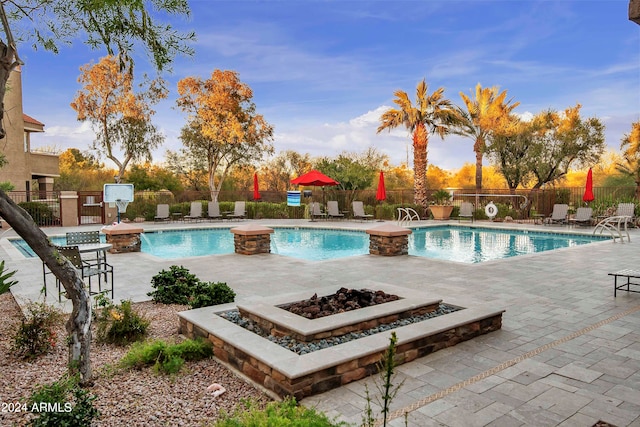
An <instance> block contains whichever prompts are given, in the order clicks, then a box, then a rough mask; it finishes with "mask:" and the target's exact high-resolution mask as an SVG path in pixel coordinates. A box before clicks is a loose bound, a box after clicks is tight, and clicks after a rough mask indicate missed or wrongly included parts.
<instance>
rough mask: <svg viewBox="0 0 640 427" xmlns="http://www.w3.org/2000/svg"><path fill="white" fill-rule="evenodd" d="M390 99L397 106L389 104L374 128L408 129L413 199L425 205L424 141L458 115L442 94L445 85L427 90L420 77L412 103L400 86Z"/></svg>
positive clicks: (442, 133) (443, 132)
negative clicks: (411, 158) (400, 127)
mask: <svg viewBox="0 0 640 427" xmlns="http://www.w3.org/2000/svg"><path fill="white" fill-rule="evenodd" d="M394 96H395V97H396V98H395V99H394V100H393V102H394V103H395V104H396V105H397V106H398V107H397V108H390V109H389V110H387V111H385V112H384V113H383V114H382V116H381V117H380V126H378V129H377V132H378V133H380V132H382V131H383V130H385V129H388V130H391V129H394V128H397V127H399V126H404V127H405V128H407V130H408V131H409V132H411V139H412V141H413V174H414V192H415V193H414V203H415V204H417V205H420V206H423V207H425V208H426V207H427V203H428V200H427V185H426V184H427V182H426V176H427V175H426V174H427V145H428V144H429V135H430V134H436V135H439V136H440V137H441V138H444V136H445V135H447V134H448V133H450V132H451V130H452V128H453V127H454V126H456V124H457V123H458V120H459V116H458V114H457V112H456V110H455V108H454V106H453V104H452V103H451V101H449V100H448V99H446V98H445V97H444V88H438V89H436V91H435V92H433V93H431V94H429V93H428V88H427V83H426V81H425V80H422V81H421V82H420V83H418V86H417V88H416V100H415V104H414V103H412V102H411V100H410V99H409V95H407V93H406V92H404V91H402V90H398V91H396V92H395V93H394Z"/></svg>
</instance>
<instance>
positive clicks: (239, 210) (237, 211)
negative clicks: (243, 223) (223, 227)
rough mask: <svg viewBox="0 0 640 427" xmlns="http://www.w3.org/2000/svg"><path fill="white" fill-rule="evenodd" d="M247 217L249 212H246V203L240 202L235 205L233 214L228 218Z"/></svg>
mask: <svg viewBox="0 0 640 427" xmlns="http://www.w3.org/2000/svg"><path fill="white" fill-rule="evenodd" d="M246 215H247V211H246V210H245V202H244V201H239V202H236V203H235V205H234V206H233V213H232V214H229V215H227V218H235V219H244V217H245V216H246Z"/></svg>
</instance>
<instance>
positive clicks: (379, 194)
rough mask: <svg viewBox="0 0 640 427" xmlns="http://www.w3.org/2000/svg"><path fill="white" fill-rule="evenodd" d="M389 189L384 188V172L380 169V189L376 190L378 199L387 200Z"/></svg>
mask: <svg viewBox="0 0 640 427" xmlns="http://www.w3.org/2000/svg"><path fill="white" fill-rule="evenodd" d="M386 198H387V190H386V189H385V188H384V173H383V172H382V171H380V178H379V179H378V191H376V200H378V201H379V202H381V201H383V200H386Z"/></svg>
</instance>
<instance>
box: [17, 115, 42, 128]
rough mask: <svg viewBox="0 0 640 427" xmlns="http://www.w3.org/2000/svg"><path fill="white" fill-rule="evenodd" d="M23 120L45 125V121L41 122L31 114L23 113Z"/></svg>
mask: <svg viewBox="0 0 640 427" xmlns="http://www.w3.org/2000/svg"><path fill="white" fill-rule="evenodd" d="M22 120H24V121H25V122H26V123H32V124H34V125H40V126H44V123H42V122H39V121H38V120H36V119H34V118H33V117H31V116H28V115H26V114H24V113H23V114H22Z"/></svg>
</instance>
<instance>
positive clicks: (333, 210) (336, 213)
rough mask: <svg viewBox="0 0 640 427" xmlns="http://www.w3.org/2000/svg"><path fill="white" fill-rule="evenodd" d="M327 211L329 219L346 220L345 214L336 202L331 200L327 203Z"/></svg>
mask: <svg viewBox="0 0 640 427" xmlns="http://www.w3.org/2000/svg"><path fill="white" fill-rule="evenodd" d="M327 211H328V214H329V218H344V214H343V213H341V212H340V209H339V208H338V202H337V201H336V200H329V201H328V202H327Z"/></svg>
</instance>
